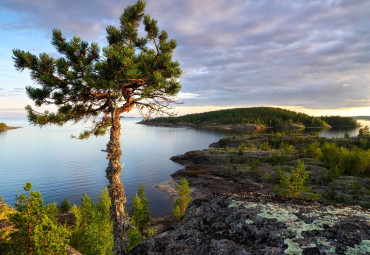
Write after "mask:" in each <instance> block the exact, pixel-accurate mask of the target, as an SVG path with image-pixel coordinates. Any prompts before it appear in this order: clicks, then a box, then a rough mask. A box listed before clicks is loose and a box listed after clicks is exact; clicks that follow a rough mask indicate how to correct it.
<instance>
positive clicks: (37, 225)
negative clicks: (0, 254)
mask: <svg viewBox="0 0 370 255" xmlns="http://www.w3.org/2000/svg"><path fill="white" fill-rule="evenodd" d="M31 188H32V184H31V183H29V182H27V183H26V185H25V186H24V190H25V191H26V194H22V195H20V196H19V198H18V201H19V202H18V204H16V206H15V207H16V212H15V213H12V214H10V215H9V220H10V222H11V223H12V224H13V226H14V228H15V229H16V230H15V231H14V232H12V233H11V234H10V240H9V242H8V247H5V250H6V249H7V248H9V249H10V251H12V253H10V254H65V253H66V251H67V246H66V245H67V243H68V239H69V231H68V229H67V228H65V227H64V226H61V225H60V224H59V223H58V222H57V219H56V213H57V212H58V209H57V206H56V203H52V204H49V205H47V206H43V199H42V197H41V194H40V192H36V191H32V192H30V190H31ZM5 253H7V252H5Z"/></svg>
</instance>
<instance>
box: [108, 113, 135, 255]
mask: <svg viewBox="0 0 370 255" xmlns="http://www.w3.org/2000/svg"><path fill="white" fill-rule="evenodd" d="M120 135H121V123H120V116H119V113H118V112H117V109H114V110H113V111H112V127H111V130H110V140H109V142H108V144H107V153H108V156H107V158H108V160H109V163H108V167H107V169H106V174H107V178H108V180H109V185H108V191H109V196H110V198H111V201H112V206H111V217H112V219H113V237H114V247H113V252H114V254H126V253H127V251H128V250H127V248H128V244H129V238H128V233H127V232H128V229H129V224H128V215H127V214H126V212H125V207H124V204H125V203H126V197H125V192H124V190H123V184H122V183H121V169H122V166H121V164H120V157H121V154H122V151H121V143H120V141H119V139H120Z"/></svg>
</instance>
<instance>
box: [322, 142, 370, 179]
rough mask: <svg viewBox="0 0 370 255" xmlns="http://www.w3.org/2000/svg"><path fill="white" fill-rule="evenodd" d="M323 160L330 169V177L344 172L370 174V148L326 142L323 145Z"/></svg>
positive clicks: (357, 174)
mask: <svg viewBox="0 0 370 255" xmlns="http://www.w3.org/2000/svg"><path fill="white" fill-rule="evenodd" d="M321 151H322V156H321V158H320V159H321V161H322V162H323V163H324V166H325V167H326V168H328V169H329V171H330V175H331V176H330V177H331V178H336V177H338V176H340V175H342V174H345V175H353V176H359V177H361V176H370V150H368V149H366V150H363V149H361V148H358V147H352V148H351V149H346V148H344V147H343V146H338V145H337V144H335V143H328V142H325V143H324V144H323V145H322V147H321Z"/></svg>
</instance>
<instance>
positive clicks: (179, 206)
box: [172, 178, 193, 219]
mask: <svg viewBox="0 0 370 255" xmlns="http://www.w3.org/2000/svg"><path fill="white" fill-rule="evenodd" d="M176 191H177V192H178V195H179V198H178V199H176V201H175V204H174V210H173V212H172V214H173V215H174V216H175V217H176V218H179V219H181V218H182V217H183V216H184V214H185V211H186V208H187V207H188V204H189V203H190V202H191V201H193V198H192V197H191V195H190V193H191V190H190V189H189V183H188V181H187V180H186V179H185V178H181V179H180V184H179V185H176Z"/></svg>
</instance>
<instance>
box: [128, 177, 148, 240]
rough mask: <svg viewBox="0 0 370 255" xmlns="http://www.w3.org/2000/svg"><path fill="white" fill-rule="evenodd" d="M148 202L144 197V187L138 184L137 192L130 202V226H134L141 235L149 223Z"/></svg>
mask: <svg viewBox="0 0 370 255" xmlns="http://www.w3.org/2000/svg"><path fill="white" fill-rule="evenodd" d="M148 208H149V205H148V200H147V199H146V197H145V187H144V185H143V183H141V184H140V187H139V191H138V193H137V194H136V196H135V198H134V200H133V201H132V210H131V224H132V225H134V226H135V227H136V228H137V229H138V230H139V232H140V233H141V234H143V233H144V230H146V228H147V226H148V223H149V221H150V214H151V212H150V211H149V209H148Z"/></svg>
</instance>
